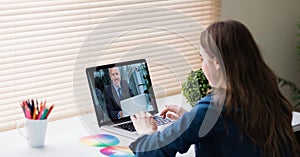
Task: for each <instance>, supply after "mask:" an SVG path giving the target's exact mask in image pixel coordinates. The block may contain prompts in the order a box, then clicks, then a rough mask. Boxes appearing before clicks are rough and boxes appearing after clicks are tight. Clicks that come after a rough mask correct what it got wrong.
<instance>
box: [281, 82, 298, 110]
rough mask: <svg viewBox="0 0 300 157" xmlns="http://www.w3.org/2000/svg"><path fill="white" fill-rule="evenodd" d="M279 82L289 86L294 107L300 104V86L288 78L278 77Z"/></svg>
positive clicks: (282, 85)
mask: <svg viewBox="0 0 300 157" xmlns="http://www.w3.org/2000/svg"><path fill="white" fill-rule="evenodd" d="M278 84H279V86H280V87H288V88H289V90H290V93H291V98H290V99H291V101H292V103H293V106H294V108H295V109H296V108H297V107H299V106H300V88H299V87H297V86H296V84H295V83H293V82H291V81H288V80H286V79H283V78H280V77H278Z"/></svg>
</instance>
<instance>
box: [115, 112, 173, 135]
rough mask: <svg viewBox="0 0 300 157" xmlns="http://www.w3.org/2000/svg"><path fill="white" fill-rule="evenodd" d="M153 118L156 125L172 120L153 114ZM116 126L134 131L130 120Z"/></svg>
mask: <svg viewBox="0 0 300 157" xmlns="http://www.w3.org/2000/svg"><path fill="white" fill-rule="evenodd" d="M153 119H154V120H155V121H156V122H157V125H158V126H160V125H164V124H168V123H170V122H172V120H170V119H169V118H165V119H164V118H162V117H160V116H153ZM116 127H118V128H122V129H125V130H128V131H131V132H134V131H136V130H135V128H134V125H133V123H132V122H129V123H124V124H120V125H117V126H116Z"/></svg>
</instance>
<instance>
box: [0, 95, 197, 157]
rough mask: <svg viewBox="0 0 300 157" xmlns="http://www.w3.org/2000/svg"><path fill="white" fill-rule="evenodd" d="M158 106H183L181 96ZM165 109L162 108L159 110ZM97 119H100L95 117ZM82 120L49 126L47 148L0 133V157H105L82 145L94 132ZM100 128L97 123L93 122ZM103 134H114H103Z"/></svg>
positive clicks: (14, 132) (191, 152)
mask: <svg viewBox="0 0 300 157" xmlns="http://www.w3.org/2000/svg"><path fill="white" fill-rule="evenodd" d="M157 101H158V104H161V106H164V105H165V104H179V103H180V101H181V95H176V96H171V97H167V98H165V99H158V100H157ZM182 102H184V103H183V104H184V106H183V107H184V108H186V109H188V110H189V109H190V108H191V107H190V106H188V105H186V103H185V99H183V100H182ZM159 108H161V107H159ZM95 118H96V117H95ZM82 122H83V121H82V117H73V118H68V119H64V120H58V121H53V122H49V123H48V128H47V133H46V142H45V147H44V148H31V147H29V146H28V144H27V141H26V140H25V139H24V138H23V137H22V136H21V135H20V134H19V132H18V131H17V130H11V131H6V132H0V157H64V156H67V157H99V156H105V155H103V154H101V153H100V152H99V150H100V149H102V148H103V147H92V146H87V145H84V144H82V143H81V142H80V141H79V139H80V138H81V137H84V136H90V135H91V131H90V129H91V128H86V125H88V126H91V124H85V125H83V123H82ZM91 123H92V125H96V124H97V123H96V121H94V122H91ZM100 133H102V134H110V135H112V134H111V133H108V132H104V131H100ZM114 136H116V137H117V138H118V139H119V140H120V143H119V144H118V146H128V145H129V144H130V142H132V140H131V139H128V138H125V137H122V136H118V135H114ZM177 156H185V157H191V156H195V155H194V149H193V147H191V149H190V150H189V152H188V153H186V154H178V155H177Z"/></svg>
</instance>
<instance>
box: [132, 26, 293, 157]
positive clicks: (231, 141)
mask: <svg viewBox="0 0 300 157" xmlns="http://www.w3.org/2000/svg"><path fill="white" fill-rule="evenodd" d="M200 45H201V49H200V54H201V56H202V59H203V63H202V70H203V72H204V74H205V76H206V77H207V79H208V81H209V84H210V85H211V86H212V87H214V91H213V92H212V93H210V94H209V95H207V96H206V97H204V98H203V99H201V100H200V101H199V102H198V103H197V105H196V106H195V107H194V108H193V109H192V110H191V111H189V112H187V111H185V110H184V109H183V108H181V107H179V106H167V107H166V108H165V109H163V110H162V112H161V115H162V116H168V117H169V118H179V119H178V120H176V121H175V122H174V123H173V124H172V125H170V126H169V127H167V128H166V129H165V130H163V131H161V132H157V126H156V123H155V122H154V120H153V118H152V116H151V115H150V114H149V113H144V112H139V113H137V114H136V115H134V116H131V119H132V121H133V123H134V125H135V127H136V130H137V131H138V132H139V133H144V134H147V135H144V136H142V137H140V138H139V139H137V140H136V141H134V142H133V143H131V145H130V148H131V150H132V151H133V152H134V153H135V154H136V156H175V155H176V153H177V152H180V153H184V152H186V151H187V150H188V149H189V147H190V146H191V145H192V144H195V150H196V156H224V157H228V156H230V157H237V156H243V157H248V156H249V157H252V156H255V157H258V156H263V157H298V156H299V148H298V144H297V142H296V139H295V136H294V133H293V129H292V126H291V121H292V106H291V104H290V103H289V101H288V100H287V99H286V98H285V97H284V96H283V95H282V94H281V92H280V90H279V87H278V84H277V77H276V75H275V74H274V73H273V72H272V70H271V69H270V68H269V67H268V66H267V65H266V63H265V62H264V61H263V58H262V56H261V54H260V51H259V49H258V46H257V44H256V42H255V40H254V39H253V37H252V35H251V33H250V32H249V30H248V29H247V28H246V26H244V25H243V24H242V23H240V22H237V21H220V22H216V23H214V24H212V25H210V26H209V27H208V28H207V29H206V31H204V32H203V33H202V34H201V38H200ZM170 113H172V114H170ZM203 128H208V129H206V130H207V131H204V133H203Z"/></svg>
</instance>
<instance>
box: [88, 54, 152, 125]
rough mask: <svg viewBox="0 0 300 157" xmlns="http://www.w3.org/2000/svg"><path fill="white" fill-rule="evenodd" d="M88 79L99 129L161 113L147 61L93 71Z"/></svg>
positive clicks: (103, 66) (91, 68) (90, 70)
mask: <svg viewBox="0 0 300 157" xmlns="http://www.w3.org/2000/svg"><path fill="white" fill-rule="evenodd" d="M86 75H87V79H88V84H89V88H90V92H91V96H92V99H93V103H94V108H95V112H96V116H97V120H98V124H99V126H102V125H105V124H108V123H118V122H124V121H128V120H130V116H131V115H132V114H135V113H136V112H138V111H146V112H150V113H152V114H155V113H157V112H158V110H157V104H156V100H155V96H154V92H153V88H152V83H151V79H150V74H149V70H148V66H147V63H146V60H145V59H140V60H134V61H127V62H122V63H114V64H109V65H102V66H96V67H90V68H87V69H86Z"/></svg>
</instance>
